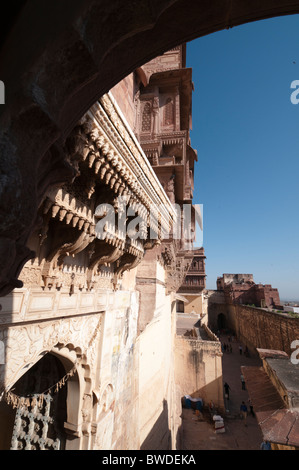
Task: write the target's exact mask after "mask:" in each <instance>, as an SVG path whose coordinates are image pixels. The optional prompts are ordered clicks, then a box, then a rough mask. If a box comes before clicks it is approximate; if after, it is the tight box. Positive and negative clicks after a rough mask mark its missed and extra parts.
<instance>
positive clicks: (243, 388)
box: [241, 374, 246, 390]
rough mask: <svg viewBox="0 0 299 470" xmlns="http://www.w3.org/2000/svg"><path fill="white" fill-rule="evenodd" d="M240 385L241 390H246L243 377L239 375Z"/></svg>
mask: <svg viewBox="0 0 299 470" xmlns="http://www.w3.org/2000/svg"><path fill="white" fill-rule="evenodd" d="M241 384H242V390H246V387H245V379H244V375H243V374H241Z"/></svg>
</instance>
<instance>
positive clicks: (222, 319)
mask: <svg viewBox="0 0 299 470" xmlns="http://www.w3.org/2000/svg"><path fill="white" fill-rule="evenodd" d="M226 327H227V321H226V316H225V315H224V313H219V314H218V315H217V328H218V330H219V331H221V330H224V329H225V328H226Z"/></svg>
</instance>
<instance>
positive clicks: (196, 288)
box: [179, 248, 206, 294]
mask: <svg viewBox="0 0 299 470" xmlns="http://www.w3.org/2000/svg"><path fill="white" fill-rule="evenodd" d="M205 259H206V257H205V252H204V248H199V249H198V250H196V251H194V258H193V260H192V263H191V266H190V268H189V270H188V273H187V275H186V277H185V279H184V282H183V284H182V286H181V287H180V289H179V292H180V293H185V294H187V293H188V294H200V293H201V292H202V291H203V290H204V289H205V288H206V271H205Z"/></svg>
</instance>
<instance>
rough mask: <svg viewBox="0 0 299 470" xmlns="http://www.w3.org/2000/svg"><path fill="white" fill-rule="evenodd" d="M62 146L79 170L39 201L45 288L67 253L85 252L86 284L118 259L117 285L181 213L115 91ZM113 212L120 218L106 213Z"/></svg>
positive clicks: (54, 280) (52, 281)
mask: <svg viewBox="0 0 299 470" xmlns="http://www.w3.org/2000/svg"><path fill="white" fill-rule="evenodd" d="M65 152H66V158H67V159H68V161H69V163H70V165H72V166H73V167H74V168H75V170H76V174H77V176H76V177H75V178H74V180H73V181H72V182H70V183H68V184H65V185H62V186H58V187H52V188H51V189H49V190H48V192H47V195H46V197H45V199H44V201H43V204H42V205H41V207H40V215H41V217H43V226H42V229H41V231H40V233H39V243H40V247H41V246H42V248H39V250H37V251H39V252H41V251H43V253H44V254H43V256H41V259H43V262H42V278H43V282H44V286H46V287H48V286H50V287H52V286H53V285H59V286H60V285H61V282H60V281H59V270H60V271H61V270H62V268H63V263H64V259H65V257H69V256H73V257H74V256H76V255H77V254H78V253H80V252H84V253H86V254H87V256H85V260H86V261H85V265H84V268H86V271H85V272H86V283H87V285H88V286H90V287H91V288H92V287H93V286H94V284H95V283H96V282H97V275H98V274H99V268H100V266H107V265H108V266H110V265H111V264H113V285H114V287H116V285H117V283H118V281H119V279H120V278H121V276H122V274H123V273H124V272H125V271H126V270H130V269H132V268H133V267H135V266H136V265H137V264H138V263H139V262H140V261H141V259H142V257H143V255H144V250H145V249H147V248H149V247H150V246H152V245H153V244H154V242H157V243H159V242H160V239H161V236H162V233H164V232H165V231H167V230H169V225H172V224H174V223H175V222H176V217H177V214H176V212H175V210H174V208H173V207H172V205H171V203H170V200H169V198H168V196H167V195H166V193H165V191H164V189H163V187H162V186H161V184H160V182H159V180H158V178H157V176H156V174H155V172H154V171H153V169H152V167H151V165H150V163H149V162H148V160H147V157H146V155H145V154H144V152H143V150H142V148H141V147H140V145H139V143H138V141H137V140H136V138H135V136H134V134H133V133H132V131H131V129H130V127H129V125H128V124H127V122H126V120H125V118H124V117H123V115H122V114H121V111H120V110H119V108H118V106H117V104H116V102H115V101H114V98H113V97H112V95H110V94H107V95H105V96H103V97H102V98H101V99H100V100H99V102H97V103H96V104H94V105H93V106H92V107H91V109H90V110H89V111H88V112H87V113H86V114H85V115H84V116H83V118H82V119H81V120H80V122H79V123H78V124H77V126H76V127H75V128H74V130H73V132H72V133H71V135H70V136H69V138H68V139H67V141H66V143H65ZM120 200H121V201H122V203H123V204H124V205H123V206H120V205H119V201H120ZM129 209H130V210H131V213H130V214H129ZM109 210H110V211H111V210H113V211H114V214H113V216H114V222H115V224H113V223H110V220H111V219H109V220H108V219H107V221H106V219H105V217H106V216H107V213H109ZM123 210H125V216H124V219H121V214H120V211H123ZM153 213H154V214H155V215H157V217H156V218H155V217H153ZM128 214H129V215H128ZM134 218H139V220H140V223H139V225H138V227H139V230H138V236H136V237H135V238H134V236H135V235H136V232H134V230H133V232H132V229H130V228H129V223H130V222H132V219H134ZM120 220H122V221H123V222H124V225H121V224H120V223H119V221H120ZM102 222H103V224H102V226H101V229H102V232H101V233H100V234H99V233H98V228H99V224H100V225H101V223H102ZM104 222H105V223H104ZM130 230H131V232H130ZM136 231H137V230H136ZM153 234H154V235H155V237H153V239H154V240H153V244H151V235H153Z"/></svg>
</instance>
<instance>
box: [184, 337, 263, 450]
mask: <svg viewBox="0 0 299 470" xmlns="http://www.w3.org/2000/svg"><path fill="white" fill-rule="evenodd" d="M220 340H221V342H222V344H223V343H226V344H231V345H232V353H223V358H222V367H223V383H225V382H227V383H228V384H229V386H230V389H231V390H230V397H229V402H228V403H229V404H228V407H227V402H226V408H227V410H226V415H225V416H223V418H224V425H225V432H224V433H216V432H215V428H214V422H213V421H212V419H211V417H210V415H209V413H208V412H207V411H206V410H204V412H203V419H201V420H198V418H197V416H196V414H195V411H194V410H193V409H187V408H183V411H182V442H183V449H182V450H259V448H260V445H261V442H262V433H261V430H260V428H259V426H258V423H257V421H256V418H255V417H252V416H250V414H248V417H247V426H245V425H244V421H243V420H242V419H241V418H240V411H239V410H240V404H241V402H242V401H245V403H246V404H247V405H248V392H247V390H242V387H241V380H240V375H241V366H243V365H246V366H256V365H260V359H259V358H258V357H257V356H255V357H252V356H251V357H245V356H244V354H242V355H240V354H239V344H240V343H239V342H237V341H235V342H232V343H229V342H228V337H227V336H224V335H223V336H221V337H220ZM243 346H244V345H243ZM243 349H244V348H243ZM248 409H249V407H248Z"/></svg>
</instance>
